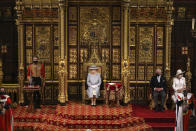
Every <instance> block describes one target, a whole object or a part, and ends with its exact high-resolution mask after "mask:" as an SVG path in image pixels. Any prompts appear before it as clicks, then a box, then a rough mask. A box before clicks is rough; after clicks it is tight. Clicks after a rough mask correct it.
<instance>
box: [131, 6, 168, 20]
mask: <svg viewBox="0 0 196 131" xmlns="http://www.w3.org/2000/svg"><path fill="white" fill-rule="evenodd" d="M166 13H167V12H166V10H165V8H130V21H131V22H135V21H136V20H153V21H156V20H158V19H159V20H166V19H167V14H166Z"/></svg>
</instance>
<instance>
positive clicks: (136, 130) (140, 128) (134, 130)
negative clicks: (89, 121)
mask: <svg viewBox="0 0 196 131" xmlns="http://www.w3.org/2000/svg"><path fill="white" fill-rule="evenodd" d="M68 131H88V130H87V129H68ZM89 131H152V128H151V126H149V125H147V124H140V125H137V126H134V127H128V128H120V129H90V130H89Z"/></svg>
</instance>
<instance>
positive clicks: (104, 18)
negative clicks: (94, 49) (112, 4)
mask: <svg viewBox="0 0 196 131" xmlns="http://www.w3.org/2000/svg"><path fill="white" fill-rule="evenodd" d="M109 21H110V8H108V7H89V6H88V7H80V42H81V43H82V44H84V43H85V44H88V43H89V42H95V43H105V42H106V43H107V42H108V40H109V32H110V31H109V26H110V23H109Z"/></svg>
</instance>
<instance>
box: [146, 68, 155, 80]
mask: <svg viewBox="0 0 196 131" xmlns="http://www.w3.org/2000/svg"><path fill="white" fill-rule="evenodd" d="M146 71H147V76H146V77H147V78H146V80H151V77H152V76H153V75H154V74H153V72H154V70H153V66H148V67H147V70H146Z"/></svg>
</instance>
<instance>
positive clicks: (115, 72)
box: [112, 65, 120, 79]
mask: <svg viewBox="0 0 196 131" xmlns="http://www.w3.org/2000/svg"><path fill="white" fill-rule="evenodd" d="M112 79H120V65H112Z"/></svg>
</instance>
